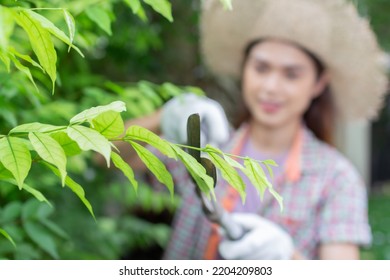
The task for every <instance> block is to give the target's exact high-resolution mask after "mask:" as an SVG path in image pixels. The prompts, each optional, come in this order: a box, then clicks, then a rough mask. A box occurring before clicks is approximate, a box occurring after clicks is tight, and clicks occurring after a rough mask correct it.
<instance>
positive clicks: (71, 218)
mask: <svg viewBox="0 0 390 280" xmlns="http://www.w3.org/2000/svg"><path fill="white" fill-rule="evenodd" d="M126 2H127V1H120V0H107V1H97V0H87V1H75V0H73V1H65V0H52V1H43V0H42V1H19V2H18V3H15V1H12V0H8V1H7V0H5V1H0V5H5V6H14V5H23V6H26V7H33V8H34V7H65V8H68V9H69V11H70V12H71V13H72V14H73V15H74V17H75V20H76V24H77V26H76V28H77V32H76V39H75V43H76V45H77V46H79V47H80V48H81V50H82V51H83V53H84V54H85V58H81V57H80V56H79V55H78V54H77V53H76V52H74V51H71V52H69V53H68V51H67V46H65V45H64V44H61V43H59V42H56V47H57V50H58V63H57V66H58V69H57V70H58V80H57V85H56V90H55V94H54V95H53V96H52V95H51V86H50V80H49V79H48V78H47V77H46V76H45V75H44V74H43V73H42V72H41V71H39V70H33V75H34V77H35V79H36V83H37V86H38V88H39V92H37V91H36V90H35V89H34V87H33V85H32V84H31V83H30V82H29V81H28V80H27V78H26V77H25V75H23V74H22V73H20V72H17V71H12V72H11V73H8V72H7V71H6V69H5V67H4V65H2V64H1V63H0V133H7V132H8V131H9V129H11V128H12V127H14V126H16V125H18V124H21V123H27V122H32V121H39V122H44V123H51V124H63V123H67V121H68V120H69V119H70V118H71V117H72V116H73V115H75V114H76V113H77V112H79V111H81V110H83V109H85V108H89V107H92V106H97V105H101V104H107V103H109V102H111V101H113V100H117V99H121V100H123V101H125V102H126V105H127V109H128V111H127V112H126V113H125V114H124V115H123V117H124V118H127V119H130V118H135V117H140V116H142V115H146V114H148V113H151V112H153V111H154V110H156V109H157V108H159V107H160V106H162V104H163V103H164V102H166V101H167V100H169V99H170V98H171V97H172V96H175V95H177V94H181V93H182V92H186V91H190V90H192V91H193V90H198V89H195V88H189V87H186V86H187V85H191V86H196V87H199V88H202V89H203V90H204V91H205V92H207V94H208V95H209V96H210V97H212V98H215V99H217V100H219V101H221V102H222V104H223V105H224V106H225V108H226V110H227V112H228V113H230V112H231V111H232V107H231V104H234V102H235V99H234V95H232V94H231V92H229V91H228V90H227V89H226V87H223V86H221V85H220V84H219V83H217V82H216V81H215V80H214V79H213V78H212V77H211V75H210V74H209V73H208V72H207V70H206V69H205V68H204V67H203V65H202V61H201V57H200V54H199V50H198V46H197V44H198V26H197V25H198V20H199V6H200V0H172V1H170V2H171V3H172V10H173V18H174V22H173V23H171V22H169V21H168V20H166V19H165V18H163V17H162V16H161V15H160V14H158V13H156V12H154V11H153V10H152V9H151V8H150V7H149V6H146V5H144V9H145V14H146V16H147V18H148V21H144V20H142V19H140V17H138V16H137V15H134V14H133V13H132V11H131V9H130V7H129V6H128V5H127V4H126ZM353 2H354V3H355V4H356V5H357V6H358V8H359V11H360V12H361V13H362V14H363V15H365V16H368V17H369V18H370V22H371V24H372V26H373V28H374V30H375V32H376V33H377V35H378V38H379V41H380V43H381V45H382V47H383V48H384V49H385V50H386V51H387V52H389V51H390V29H389V26H390V17H389V16H388V14H389V12H390V1H388V0H354V1H353ZM96 9H98V12H99V13H102V14H104V16H103V17H104V18H105V21H104V22H105V23H102V22H100V23H98V22H97V21H96V18H94V17H93V16H91V14H93V13H96ZM40 12H41V13H42V14H44V15H45V16H47V17H48V18H50V19H51V20H52V21H53V22H55V23H56V25H58V26H59V27H61V28H62V29H63V30H66V27H65V25H64V22H63V20H62V15H61V14H59V13H56V12H55V11H49V10H48V11H46V10H44V11H40ZM110 30H111V32H112V34H111V35H110V34H109V33H110ZM23 36H25V35H24V34H23V33H22V32H21V31H20V30H19V31H15V32H14V34H13V37H12V39H13V40H14V42H15V44H17V45H16V46H17V49H18V50H23V51H25V52H26V53H28V52H31V50H29V49H28V47H27V46H26V42H25V41H23V40H22V39H23ZM176 85H178V86H176ZM221 93H224V94H221ZM222 96H223V97H224V98H221V97H222ZM388 103H389V102H388V101H387V104H388ZM389 108H390V106H389V104H388V106H387V107H385V108H384V109H383V111H382V113H381V116H380V118H379V119H378V120H377V121H376V122H375V123H373V129H372V131H373V133H372V151H373V153H372V154H373V156H372V160H371V164H370V166H371V167H372V168H373V172H372V174H373V177H372V182H371V183H372V184H371V187H370V201H369V213H370V224H371V226H372V230H373V237H374V239H373V245H372V247H371V248H367V249H364V250H362V258H365V259H390V216H389V214H388V213H390V211H389V210H390V183H389V182H390V172H388V171H389V166H390V146H389V145H390V117H389V116H390V109H389ZM383 151H388V152H383ZM68 169H69V170H70V172H71V174H72V178H74V179H75V180H76V181H77V182H79V183H80V184H81V185H82V186H83V187H84V188H85V192H86V196H87V198H88V200H89V201H90V202H91V204H92V206H93V208H94V211H95V215H96V221H94V219H93V218H92V217H91V215H90V214H89V213H88V211H87V210H86V209H85V207H84V206H83V205H82V203H81V202H80V201H79V199H78V198H77V197H76V196H75V195H74V194H73V193H71V192H70V191H69V190H67V189H62V188H61V186H60V182H59V181H58V180H57V179H56V178H54V177H53V176H51V175H50V174H48V173H47V170H46V169H45V168H44V167H42V166H39V165H37V166H34V167H33V170H32V171H31V175H29V177H28V179H27V183H28V184H30V185H32V186H34V187H35V188H37V189H39V190H41V191H42V192H44V193H45V194H47V195H46V196H47V198H48V199H49V200H50V202H51V203H52V205H53V208H50V207H49V206H47V205H46V204H43V203H39V202H37V201H36V200H35V199H33V198H31V196H30V195H28V194H26V193H23V192H20V191H19V190H18V189H17V188H16V187H15V186H12V185H9V184H7V183H4V182H0V227H1V228H4V229H5V230H6V231H7V232H8V233H9V234H10V235H11V236H12V237H13V238H14V240H15V242H16V243H17V244H18V245H17V247H16V249H15V248H14V247H13V246H12V245H11V244H10V243H9V242H8V241H7V240H6V239H4V238H0V259H52V258H60V259H158V258H160V257H161V254H162V251H163V248H164V247H165V246H166V243H167V240H168V237H169V234H170V223H171V220H172V216H173V212H174V210H175V208H176V207H177V205H178V203H180V199H179V198H178V197H176V198H175V199H174V200H171V199H170V197H169V195H167V193H166V192H164V191H161V192H156V191H152V190H151V189H150V187H149V186H148V185H147V183H146V182H147V181H148V178H144V177H141V176H144V175H139V176H140V178H139V179H141V180H143V181H144V182H145V183H143V185H142V186H140V187H139V193H138V196H136V195H135V192H134V190H133V189H132V188H131V186H130V185H129V183H128V182H127V181H126V180H125V179H124V178H122V177H121V175H120V174H115V173H113V171H112V170H107V169H105V168H101V167H98V166H95V165H94V163H93V161H92V160H91V155H89V154H84V155H82V156H74V157H71V158H70V159H69V162H68Z"/></svg>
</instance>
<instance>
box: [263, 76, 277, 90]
mask: <svg viewBox="0 0 390 280" xmlns="http://www.w3.org/2000/svg"><path fill="white" fill-rule="evenodd" d="M279 82H280V81H279V77H278V74H277V73H270V74H269V75H267V76H266V77H264V79H263V90H264V91H265V92H266V93H267V94H273V93H275V92H276V91H277V88H278V86H279Z"/></svg>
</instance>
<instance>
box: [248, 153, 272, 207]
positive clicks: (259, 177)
mask: <svg viewBox="0 0 390 280" xmlns="http://www.w3.org/2000/svg"><path fill="white" fill-rule="evenodd" d="M244 165H245V169H242V171H243V172H244V173H245V175H246V176H247V177H248V178H249V180H250V181H251V182H252V184H253V186H254V187H255V188H256V189H257V190H258V191H259V193H260V198H261V200H263V197H264V192H265V190H266V189H267V188H269V187H272V186H271V183H270V182H269V181H268V179H267V177H266V176H265V174H264V172H263V170H262V169H261V166H260V165H259V163H258V162H256V161H254V160H252V159H250V158H248V157H247V158H245V159H244Z"/></svg>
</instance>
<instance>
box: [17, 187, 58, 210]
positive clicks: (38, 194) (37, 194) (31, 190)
mask: <svg viewBox="0 0 390 280" xmlns="http://www.w3.org/2000/svg"><path fill="white" fill-rule="evenodd" d="M23 189H24V190H26V191H27V192H29V193H30V194H32V195H33V196H34V197H35V198H36V199H38V201H40V202H46V203H47V204H48V205H49V206H51V207H52V205H51V203H50V202H49V201H48V200H47V198H46V197H45V196H44V195H43V194H42V193H41V192H40V191H38V190H37V189H34V188H32V187H30V186H29V185H27V184H26V183H25V184H23Z"/></svg>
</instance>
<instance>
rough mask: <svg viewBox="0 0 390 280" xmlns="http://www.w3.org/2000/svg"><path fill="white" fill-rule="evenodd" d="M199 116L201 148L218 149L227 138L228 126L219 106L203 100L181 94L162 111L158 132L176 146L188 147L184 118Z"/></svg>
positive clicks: (210, 100)
mask: <svg viewBox="0 0 390 280" xmlns="http://www.w3.org/2000/svg"><path fill="white" fill-rule="evenodd" d="M194 113H198V114H199V116H200V121H201V142H202V143H201V144H202V146H204V145H205V144H211V145H215V146H220V145H221V144H223V143H225V142H226V141H227V140H228V138H229V125H228V121H227V119H226V115H225V112H224V110H223V109H222V107H221V105H220V104H219V103H218V102H216V101H214V100H212V99H210V98H207V97H205V96H198V95H195V94H192V93H186V94H182V95H180V96H177V97H175V98H173V99H171V100H170V101H168V102H167V103H166V104H165V105H164V107H163V108H162V116H161V122H160V126H161V131H162V134H163V135H164V137H165V138H166V139H167V140H169V141H172V142H176V143H179V144H185V143H187V118H188V117H189V116H190V115H192V114H194Z"/></svg>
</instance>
